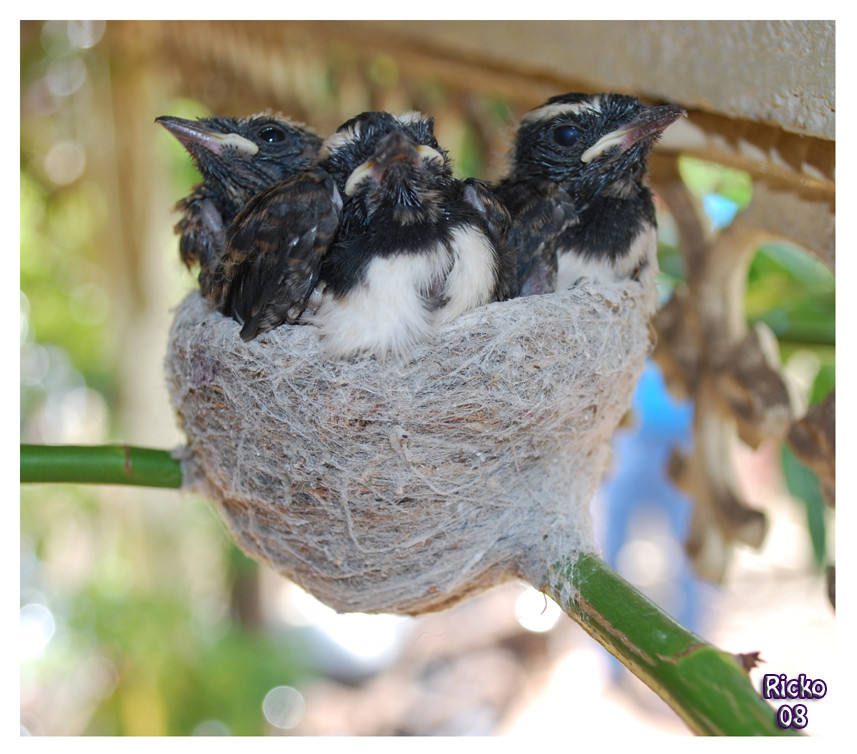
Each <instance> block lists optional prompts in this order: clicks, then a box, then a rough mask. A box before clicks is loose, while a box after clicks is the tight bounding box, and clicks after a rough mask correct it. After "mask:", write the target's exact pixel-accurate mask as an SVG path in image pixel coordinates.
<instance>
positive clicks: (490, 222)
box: [463, 178, 515, 301]
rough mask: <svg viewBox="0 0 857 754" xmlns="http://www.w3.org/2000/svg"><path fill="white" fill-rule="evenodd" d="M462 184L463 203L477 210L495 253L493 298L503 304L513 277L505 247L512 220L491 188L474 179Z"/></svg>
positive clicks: (507, 250)
mask: <svg viewBox="0 0 857 754" xmlns="http://www.w3.org/2000/svg"><path fill="white" fill-rule="evenodd" d="M463 184H464V200H465V201H466V202H468V203H470V204H472V205H473V206H474V207H476V209H477V210H479V213H480V216H481V219H482V221H483V224H484V227H485V232H486V234H487V235H488V238H489V239H490V240H491V243H492V244H493V245H494V248H495V249H496V251H497V286H496V289H495V296H494V297H495V298H496V299H497V300H499V301H503V300H505V299H507V298H510V294H511V290H512V285H511V281H512V277H513V273H514V261H515V255H514V254H512V253H511V251H512V250H511V247H510V246H509V243H508V235H509V231H510V230H511V226H512V218H511V216H510V215H509V210H508V209H506V205H505V204H503V202H501V201H500V199H499V197H498V196H497V195H496V194H495V193H494V190H493V188H492V187H491V186H490V184H488V183H486V182H485V181H480V180H478V179H476V178H467V179H466V180H464V181H463Z"/></svg>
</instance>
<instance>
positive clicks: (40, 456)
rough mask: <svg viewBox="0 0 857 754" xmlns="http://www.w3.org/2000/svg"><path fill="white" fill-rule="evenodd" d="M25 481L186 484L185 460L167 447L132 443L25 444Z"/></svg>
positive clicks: (23, 447)
mask: <svg viewBox="0 0 857 754" xmlns="http://www.w3.org/2000/svg"><path fill="white" fill-rule="evenodd" d="M21 481H22V482H70V483H73V484H131V485H137V486H142V487H171V488H176V489H177V488H179V487H181V486H182V470H181V464H180V463H179V462H178V461H177V460H176V459H175V458H173V457H172V456H171V455H170V453H169V451H167V450H154V449H151V448H132V447H130V446H128V445H22V446H21Z"/></svg>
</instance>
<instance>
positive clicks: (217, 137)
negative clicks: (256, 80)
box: [155, 114, 322, 305]
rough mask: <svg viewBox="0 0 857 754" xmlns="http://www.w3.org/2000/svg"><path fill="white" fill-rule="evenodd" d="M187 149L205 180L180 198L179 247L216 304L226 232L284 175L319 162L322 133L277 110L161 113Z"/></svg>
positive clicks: (159, 120)
mask: <svg viewBox="0 0 857 754" xmlns="http://www.w3.org/2000/svg"><path fill="white" fill-rule="evenodd" d="M155 122H156V123H160V124H161V125H162V126H163V127H164V128H166V129H167V130H168V131H169V132H170V133H171V134H172V135H173V136H175V137H176V139H178V140H179V141H180V142H181V144H182V146H184V147H185V149H187V151H188V152H189V153H190V155H191V157H192V158H193V160H194V162H195V164H196V167H197V169H198V170H199V172H200V173H201V174H202V177H203V179H204V180H203V182H202V183H200V184H199V185H197V186H196V187H195V188H194V189H193V191H192V192H191V194H190V195H189V196H187V197H186V198H184V199H182V200H181V201H179V202H178V203H177V204H176V210H178V211H179V212H181V213H182V219H181V220H180V221H179V222H178V224H177V225H176V226H175V231H176V233H177V234H179V235H180V236H181V239H180V241H179V253H180V256H181V259H182V261H183V262H184V263H185V264H186V265H187V267H188V268H190V267H192V266H193V265H194V264H196V263H198V264H199V266H200V273H199V285H200V289H201V291H202V293H203V295H205V296H206V298H208V299H209V300H210V301H212V303H213V304H214V305H218V303H219V302H217V301H215V300H213V294H212V286H213V276H214V271H215V269H216V268H217V266H218V264H219V263H220V261H221V258H222V256H223V254H224V251H225V233H226V229H227V228H228V227H229V225H230V223H232V221H233V220H234V219H235V217H236V216H237V214H238V213H239V211H240V210H241V209H242V208H243V207H244V206H245V205H246V204H247V202H248V201H249V200H250V199H251V198H252V197H253V196H254V195H255V194H258V193H259V192H261V191H263V190H264V189H266V188H268V187H269V186H272V185H273V184H274V183H276V182H278V181H282V180H283V179H285V178H287V177H289V176H291V175H295V174H297V173H299V172H301V171H303V170H304V169H305V168H307V167H309V166H312V165H314V164H315V162H316V156H317V154H318V149H319V147H320V146H321V141H322V140H321V138H319V137H318V136H316V135H315V134H313V133H311V132H310V131H307V130H306V129H304V128H302V127H300V126H298V125H296V124H293V123H291V122H289V121H288V120H287V119H285V118H283V117H280V116H274V115H271V114H260V115H253V116H250V117H248V118H227V117H223V116H214V117H210V118H199V119H198V120H195V121H193V120H185V119H184V118H176V117H173V116H161V117H160V118H156V119H155Z"/></svg>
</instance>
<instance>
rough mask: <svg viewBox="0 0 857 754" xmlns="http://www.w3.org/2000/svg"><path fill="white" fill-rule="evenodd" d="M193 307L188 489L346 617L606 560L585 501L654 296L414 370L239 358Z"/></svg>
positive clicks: (488, 320) (511, 312) (591, 308)
mask: <svg viewBox="0 0 857 754" xmlns="http://www.w3.org/2000/svg"><path fill="white" fill-rule="evenodd" d="M238 330H239V326H238V325H237V324H236V323H235V322H233V321H232V320H231V319H228V318H227V317H224V316H223V315H221V314H219V313H217V312H212V311H211V310H210V308H209V307H208V306H207V304H206V303H205V301H204V300H203V299H202V298H201V296H200V295H199V294H198V293H193V294H191V295H189V296H188V297H187V298H186V299H185V300H184V301H183V302H182V304H181V305H180V306H179V308H178V311H177V313H176V318H175V322H174V324H173V328H172V331H171V335H170V345H169V350H168V354H167V360H166V371H167V377H168V382H169V388H170V391H171V395H172V401H173V405H174V407H175V409H176V411H177V413H178V417H179V421H180V423H181V425H182V427H183V429H184V431H185V432H186V433H187V438H188V444H187V446H186V447H185V448H183V449H181V450H180V457H181V458H182V463H183V470H184V478H185V480H186V486H187V487H189V488H191V489H194V490H196V491H199V492H202V493H204V494H206V495H208V496H210V497H211V498H213V499H214V500H215V501H216V503H217V506H218V508H219V509H220V511H221V513H222V515H223V518H224V520H225V521H226V523H227V525H228V526H229V528H230V530H231V532H232V534H233V536H234V538H235V540H236V542H237V543H238V545H239V547H241V549H242V550H244V552H246V553H247V554H248V555H249V556H251V557H253V558H255V559H257V560H259V561H262V562H264V563H267V564H268V565H269V566H271V567H272V568H274V569H275V570H276V571H278V572H280V573H282V574H283V575H285V576H287V577H288V578H290V579H292V580H293V581H295V582H297V583H298V584H300V585H301V586H302V587H304V588H305V589H307V590H308V591H309V592H311V593H312V594H314V595H315V596H316V597H317V598H318V599H320V600H321V601H322V602H325V603H326V604H328V605H330V606H331V607H333V608H335V609H336V610H339V611H342V612H347V611H361V612H369V613H376V612H387V613H402V614H410V615H414V614H419V613H423V612H428V611H432V610H440V609H443V608H446V607H449V606H451V605H452V604H454V603H455V602H457V601H459V600H461V599H463V598H465V597H467V596H470V595H473V594H476V593H477V592H480V591H482V590H484V589H486V588H488V587H491V586H493V585H496V584H499V583H501V582H504V581H507V580H509V579H516V578H522V579H525V580H527V581H529V582H530V583H532V584H534V585H537V586H540V587H541V586H543V585H546V584H548V583H549V579H550V578H551V565H553V564H555V563H557V562H558V561H560V560H562V559H565V558H568V557H571V558H572V559H573V558H574V557H575V556H576V555H578V554H580V553H582V552H592V551H594V549H595V548H594V544H593V541H592V535H591V523H590V517H589V502H590V499H591V497H592V495H593V494H594V492H595V489H596V486H597V484H598V482H599V480H600V478H601V476H602V473H603V471H604V469H605V466H606V462H607V458H608V452H609V441H610V437H611V435H612V434H613V432H614V430H615V428H616V426H617V425H618V423H619V421H620V419H621V418H622V416H623V414H624V413H625V411H626V410H627V409H628V407H629V405H630V402H631V396H632V393H633V389H634V385H635V383H636V381H637V378H638V377H639V375H640V373H641V372H642V369H643V365H644V360H645V357H646V355H647V354H648V352H649V349H650V340H649V330H648V317H647V305H646V300H645V296H644V295H643V289H642V286H640V285H639V284H638V283H634V282H629V283H628V284H627V285H625V286H623V285H620V284H616V285H614V286H608V287H604V286H602V287H599V289H598V291H597V292H596V291H594V290H592V289H590V288H588V287H587V286H585V285H583V286H579V287H577V288H574V289H571V290H567V291H562V292H559V293H554V294H550V295H546V296H531V297H527V298H518V299H513V300H510V301H505V302H502V303H494V304H489V305H487V306H483V307H480V308H479V309H476V310H474V311H472V312H469V313H467V314H465V315H463V316H461V317H459V318H458V319H456V320H455V321H454V322H452V323H450V324H448V325H445V326H443V327H441V328H440V330H439V331H438V333H437V334H436V336H435V337H434V338H433V339H431V340H429V341H427V342H425V343H422V344H420V345H419V346H418V347H417V348H416V350H415V351H414V353H413V354H412V357H411V358H410V359H408V360H407V361H401V360H387V361H386V362H382V361H378V360H377V359H375V358H374V357H368V358H357V359H354V360H351V361H331V360H328V359H325V358H323V357H322V356H321V350H320V340H319V336H318V331H317V329H316V328H315V327H314V326H312V325H295V326H283V327H280V328H277V329H276V330H273V331H271V332H269V333H266V334H265V335H263V336H261V337H259V338H258V339H256V340H254V341H251V342H249V343H244V342H243V341H241V339H240V338H239V337H238Z"/></svg>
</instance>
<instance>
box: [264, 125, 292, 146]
mask: <svg viewBox="0 0 857 754" xmlns="http://www.w3.org/2000/svg"><path fill="white" fill-rule="evenodd" d="M259 138H260V139H261V140H262V141H267V142H268V143H269V144H274V143H276V142H278V141H283V139H285V138H286V134H285V132H284V131H283V129H282V128H277V127H276V126H268V127H267V128H263V129H262V130H261V131H260V132H259Z"/></svg>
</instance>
